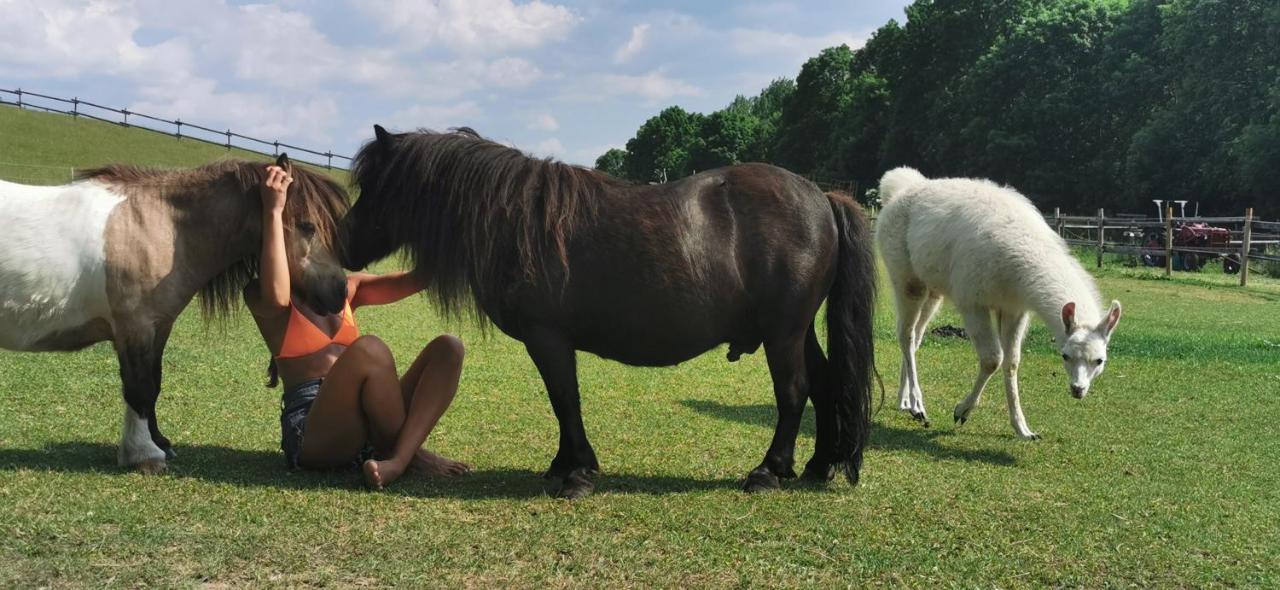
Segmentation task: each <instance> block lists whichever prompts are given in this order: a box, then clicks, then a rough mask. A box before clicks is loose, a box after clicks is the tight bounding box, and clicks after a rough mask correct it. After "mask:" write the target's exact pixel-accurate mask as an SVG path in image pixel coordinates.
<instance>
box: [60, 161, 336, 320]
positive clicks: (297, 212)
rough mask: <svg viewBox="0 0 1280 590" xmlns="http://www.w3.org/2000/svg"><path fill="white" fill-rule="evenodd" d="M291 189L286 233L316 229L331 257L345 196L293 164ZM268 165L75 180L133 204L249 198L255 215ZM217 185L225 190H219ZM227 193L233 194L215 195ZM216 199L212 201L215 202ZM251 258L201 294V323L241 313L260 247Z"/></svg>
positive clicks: (127, 170) (114, 168)
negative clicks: (113, 190) (299, 225)
mask: <svg viewBox="0 0 1280 590" xmlns="http://www.w3.org/2000/svg"><path fill="white" fill-rule="evenodd" d="M292 174H293V184H291V185H289V199H288V200H287V201H286V202H285V208H284V219H285V227H286V228H288V227H292V225H293V224H294V223H296V222H299V221H304V220H305V221H309V222H311V223H312V224H314V225H315V227H316V238H315V239H316V240H317V241H318V242H319V245H320V246H321V247H323V248H326V249H329V250H330V251H334V249H336V248H338V247H340V246H341V244H342V240H341V236H340V235H339V232H340V228H341V225H340V222H341V220H342V218H343V216H345V215H346V213H347V209H348V208H349V207H350V201H349V199H348V197H347V192H346V190H345V189H344V188H343V187H342V185H341V184H339V183H338V182H336V181H334V180H333V179H331V178H329V177H328V176H325V175H323V174H320V173H318V172H313V171H311V170H308V169H306V168H305V167H303V166H300V165H298V164H296V163H295V164H293V170H292ZM266 176H267V171H266V164H265V163H262V162H248V161H244V160H219V161H217V162H213V163H211V164H206V165H204V166H200V167H198V168H187V169H178V170H166V169H162V168H148V167H143V166H132V165H124V164H113V165H108V166H103V167H101V168H92V169H86V170H81V171H78V172H77V173H76V180H97V181H99V182H107V183H111V184H115V185H118V186H120V187H121V188H123V189H125V190H126V191H127V192H128V193H129V194H130V197H131V198H134V197H138V196H150V197H152V198H160V199H168V198H172V197H175V196H179V195H181V196H184V197H186V196H191V195H198V196H201V197H214V198H251V199H253V204H254V205H255V208H254V209H253V212H252V214H256V213H257V209H258V208H259V207H260V204H259V203H260V201H258V200H257V199H258V194H259V193H258V191H259V187H260V186H261V185H262V182H263V181H264V180H265V179H266ZM221 182H229V183H230V184H229V185H222V186H219V183H221ZM227 190H230V191H231V192H232V193H233V194H230V195H228V194H218V193H219V192H224V193H225V191H227ZM215 195H216V196H215ZM253 246H254V247H253V248H252V251H253V254H252V255H250V256H246V257H245V258H243V259H241V260H239V261H237V262H236V263H235V264H232V265H231V266H229V267H227V268H226V269H225V270H223V271H222V272H221V273H219V274H218V275H217V276H215V277H214V278H213V279H212V280H210V281H209V282H208V283H206V284H205V285H204V286H203V287H201V288H200V311H201V312H202V313H203V314H204V317H205V319H213V318H226V317H229V316H230V315H231V314H232V312H234V311H235V310H237V309H239V307H240V297H241V293H242V292H243V290H244V287H245V285H246V284H248V282H249V281H250V280H251V279H253V278H254V277H255V276H257V274H258V259H259V256H258V252H259V245H257V244H254V245H253Z"/></svg>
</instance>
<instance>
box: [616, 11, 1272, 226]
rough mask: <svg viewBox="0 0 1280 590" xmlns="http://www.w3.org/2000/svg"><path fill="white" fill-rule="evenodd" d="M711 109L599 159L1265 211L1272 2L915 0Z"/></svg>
mask: <svg viewBox="0 0 1280 590" xmlns="http://www.w3.org/2000/svg"><path fill="white" fill-rule="evenodd" d="M906 15H907V18H906V21H905V24H901V25H900V24H899V23H897V22H896V21H890V22H889V23H888V24H886V25H884V26H883V27H881V28H880V29H878V30H877V31H876V32H875V33H874V35H872V36H871V38H870V39H869V40H868V41H867V43H866V44H865V45H864V46H863V47H861V48H859V49H856V50H855V49H850V48H849V47H847V46H843V45H842V46H839V47H831V48H828V49H825V50H823V51H822V52H821V53H819V54H818V55H817V56H815V57H813V58H811V59H809V60H808V61H807V62H806V63H805V64H804V66H803V67H802V68H801V69H800V73H799V75H797V76H796V78H795V80H794V81H792V80H790V79H779V80H776V81H774V82H773V83H771V84H769V86H768V87H766V88H765V89H764V90H762V91H761V92H760V94H759V95H757V96H754V97H749V98H748V97H742V96H739V97H737V98H735V99H734V100H733V102H731V103H730V104H729V105H728V106H726V107H725V108H723V109H721V110H718V111H715V112H713V113H710V114H706V115H704V114H700V113H691V112H688V111H685V110H684V109H681V108H680V107H678V106H672V107H669V108H667V109H665V110H663V111H662V112H660V113H658V114H657V115H656V116H654V117H652V118H650V119H649V120H648V121H646V122H645V123H644V124H643V125H641V127H640V129H639V130H637V131H636V134H635V137H633V138H632V139H631V140H630V141H628V142H627V144H626V149H625V150H619V149H614V150H610V151H609V152H607V153H605V154H604V155H602V156H600V158H599V159H598V160H597V161H596V168H598V169H600V170H603V171H605V172H608V173H610V174H613V175H615V176H619V177H622V178H627V179H630V180H633V181H637V182H655V181H660V180H663V179H664V176H665V178H666V179H671V180H674V179H676V178H679V177H681V176H685V175H688V174H692V173H693V172H694V171H697V170H706V169H709V168H714V167H718V166H723V165H729V164H736V163H741V162H751V161H760V162H770V163H773V164H777V165H779V166H783V167H785V168H788V169H790V170H792V171H795V172H798V173H801V174H809V175H815V176H822V177H829V178H839V179H849V180H853V181H856V182H857V185H858V187H859V188H860V192H861V190H865V189H866V188H870V187H874V186H875V183H876V182H877V181H878V179H879V176H880V175H881V174H882V173H883V172H884V171H885V170H887V169H889V168H892V167H894V166H899V165H910V166H914V167H916V168H919V169H920V170H921V171H922V172H924V173H925V174H926V175H929V176H974V177H986V178H991V179H994V180H996V181H998V182H1001V183H1005V184H1009V185H1012V186H1015V187H1017V188H1018V189H1019V190H1021V191H1022V192H1023V193H1024V194H1027V195H1028V196H1030V197H1031V198H1032V199H1033V200H1035V201H1036V203H1037V204H1038V205H1040V206H1041V207H1055V206H1060V207H1063V208H1064V209H1066V210H1069V211H1087V210H1092V209H1094V208H1097V207H1107V208H1111V209H1119V210H1123V211H1147V210H1149V209H1150V208H1151V207H1152V205H1151V203H1150V199H1157V198H1158V199H1185V200H1189V201H1198V202H1200V203H1201V212H1202V213H1231V214H1236V213H1238V211H1239V210H1241V209H1243V208H1244V207H1257V208H1259V209H1260V210H1264V211H1271V212H1273V213H1278V212H1280V2H1276V1H1275V0H1127V1H1126V0H918V1H916V2H915V3H913V4H912V5H911V6H909V7H908V8H907V9H906Z"/></svg>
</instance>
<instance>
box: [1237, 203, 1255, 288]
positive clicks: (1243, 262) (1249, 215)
mask: <svg viewBox="0 0 1280 590" xmlns="http://www.w3.org/2000/svg"><path fill="white" fill-rule="evenodd" d="M1252 238H1253V207H1249V208H1248V209H1245V210H1244V239H1243V240H1242V242H1243V243H1242V244H1241V245H1240V286H1241V287H1246V286H1248V285H1249V241H1250V240H1251V239H1252Z"/></svg>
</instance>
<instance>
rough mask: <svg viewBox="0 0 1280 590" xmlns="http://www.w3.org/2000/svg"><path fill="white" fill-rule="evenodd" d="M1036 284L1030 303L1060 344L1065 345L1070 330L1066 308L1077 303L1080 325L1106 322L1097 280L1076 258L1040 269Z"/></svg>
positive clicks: (1077, 316) (1076, 314) (1094, 324)
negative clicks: (1063, 309)
mask: <svg viewBox="0 0 1280 590" xmlns="http://www.w3.org/2000/svg"><path fill="white" fill-rule="evenodd" d="M1039 270H1040V272H1039V273H1038V274H1037V276H1036V277H1035V279H1034V281H1033V282H1032V284H1031V285H1029V286H1030V287H1031V289H1030V293H1028V300H1029V301H1028V302H1029V303H1030V304H1031V308H1032V309H1033V310H1034V311H1035V312H1036V314H1037V315H1039V316H1040V319H1041V321H1043V322H1044V323H1045V325H1047V326H1049V327H1050V329H1052V330H1053V333H1054V337H1055V338H1056V339H1057V341H1058V342H1059V343H1062V342H1065V341H1066V338H1067V336H1069V335H1070V334H1068V333H1067V327H1066V326H1065V325H1064V324H1063V323H1062V308H1063V306H1065V305H1066V304H1068V303H1075V304H1076V312H1075V323H1076V325H1077V326H1088V327H1093V326H1096V325H1098V322H1100V321H1102V305H1101V301H1100V300H1099V297H1098V290H1097V288H1096V287H1095V286H1094V284H1093V278H1092V277H1090V276H1089V273H1088V272H1086V271H1085V270H1084V268H1083V267H1081V266H1080V264H1079V263H1078V262H1076V261H1075V260H1074V259H1067V260H1064V261H1060V263H1059V264H1055V265H1053V266H1052V268H1049V267H1048V265H1046V268H1043V269H1039Z"/></svg>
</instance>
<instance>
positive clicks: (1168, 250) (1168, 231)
mask: <svg viewBox="0 0 1280 590" xmlns="http://www.w3.org/2000/svg"><path fill="white" fill-rule="evenodd" d="M1172 275H1173V207H1165V209H1164V276H1166V277H1167V276H1172Z"/></svg>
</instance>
